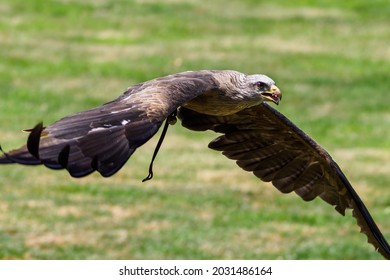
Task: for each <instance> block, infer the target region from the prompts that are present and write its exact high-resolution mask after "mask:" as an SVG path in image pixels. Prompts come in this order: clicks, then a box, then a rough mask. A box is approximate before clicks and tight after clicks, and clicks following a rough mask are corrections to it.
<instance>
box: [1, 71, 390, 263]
mask: <svg viewBox="0 0 390 280" xmlns="http://www.w3.org/2000/svg"><path fill="white" fill-rule="evenodd" d="M280 99H281V93H280V91H279V89H278V88H277V87H276V85H275V83H274V81H273V80H272V79H270V78H268V77H267V76H264V75H245V74H242V73H239V72H236V71H209V70H203V71H192V72H183V73H178V74H174V75H170V76H166V77H162V78H157V79H154V80H151V81H148V82H145V83H141V84H138V85H135V86H132V87H130V88H128V89H127V91H126V92H125V93H124V94H123V95H121V96H120V97H118V98H117V99H116V100H114V101H112V102H109V103H107V104H104V105H102V106H100V107H98V108H94V109H91V110H88V111H84V112H81V113H78V114H74V115H71V116H68V117H65V118H63V119H61V120H59V121H57V122H55V123H53V124H52V125H49V126H48V127H46V128H44V127H43V126H42V124H38V125H37V126H36V127H34V128H33V129H31V130H30V135H29V138H28V141H27V145H26V146H24V147H21V148H20V149H17V150H13V151H11V152H8V153H4V155H3V156H1V157H0V164H1V163H3V164H7V163H20V164H28V165H34V164H44V165H45V166H47V167H49V168H52V169H66V170H67V171H68V172H69V173H70V175H72V176H73V177H82V176H86V175H88V174H90V173H92V172H94V171H98V172H99V173H100V174H101V175H102V176H106V177H107V176H111V175H113V174H114V173H116V172H117V171H118V170H119V169H120V168H121V167H122V166H123V165H124V164H125V163H126V161H127V160H128V159H129V157H130V156H131V155H132V154H133V152H134V151H135V150H136V149H137V148H138V147H139V146H141V145H142V144H144V143H145V142H146V141H148V140H149V139H150V138H151V137H152V136H153V135H154V134H155V133H156V132H157V131H158V129H159V127H160V126H161V125H162V123H163V122H164V120H166V119H167V118H168V119H169V120H170V122H172V121H173V119H174V116H175V114H174V113H175V112H177V113H178V114H177V116H178V118H179V119H180V120H181V122H182V125H183V126H184V127H186V128H188V129H191V130H197V131H204V130H213V131H215V132H217V133H222V135H221V136H219V137H218V138H216V139H214V140H213V141H212V142H211V143H210V144H209V147H210V148H211V149H214V150H218V151H222V153H223V154H224V155H225V156H226V157H228V158H230V159H233V160H235V161H236V162H237V164H238V165H239V166H240V167H241V168H243V169H244V170H246V171H251V172H253V174H254V175H255V176H257V177H258V178H260V179H261V180H263V181H266V182H272V184H273V185H274V186H275V187H276V188H277V189H278V190H280V191H281V192H283V193H290V192H293V191H294V192H295V193H297V194H298V195H299V196H300V197H302V198H303V199H304V200H306V201H309V200H312V199H314V198H316V197H320V198H321V199H323V200H324V201H326V202H327V203H329V204H331V205H333V206H335V209H336V210H337V211H338V212H339V213H341V214H342V215H344V214H345V210H346V209H352V213H353V216H354V217H355V218H356V219H357V223H358V225H359V226H360V228H361V232H363V233H364V234H366V235H367V237H368V242H370V243H371V244H373V245H374V247H375V248H376V249H377V250H378V251H379V252H380V253H381V254H382V255H383V256H384V257H385V258H388V259H390V246H389V245H388V243H387V242H386V240H385V238H384V237H383V235H382V233H381V232H380V230H379V229H378V227H377V225H376V224H375V222H374V221H373V219H372V217H371V215H370V214H369V212H368V210H367V208H366V207H365V205H364V204H363V202H362V201H361V199H360V198H359V196H358V195H357V193H356V192H355V191H354V189H353V188H352V186H351V184H350V183H349V182H348V180H347V178H346V177H345V175H344V174H343V173H342V171H341V170H340V168H339V167H338V165H337V164H336V163H335V162H334V161H333V160H332V158H331V157H330V155H329V154H328V153H327V152H326V151H325V150H324V149H322V148H321V147H320V146H319V145H318V144H317V143H315V142H314V140H313V139H311V138H310V137H309V136H308V135H306V134H305V133H304V132H303V131H301V130H300V129H299V128H297V127H296V126H295V125H294V124H293V123H292V122H291V121H289V120H288V119H287V118H286V117H284V116H283V115H282V114H281V113H279V112H278V111H276V110H275V109H273V108H272V107H271V106H269V105H267V104H266V103H265V102H264V101H271V102H274V103H278V102H279V101H280ZM173 114H174V115H173ZM164 131H165V129H164Z"/></svg>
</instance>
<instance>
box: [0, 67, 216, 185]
mask: <svg viewBox="0 0 390 280" xmlns="http://www.w3.org/2000/svg"><path fill="white" fill-rule="evenodd" d="M213 73H214V71H207V70H204V71H194V72H184V73H178V74H174V75H170V76H166V77H162V78H158V79H155V80H151V81H149V82H145V83H141V84H138V85H135V86H133V87H130V88H128V89H127V90H126V92H125V93H124V94H123V95H121V96H120V97H118V98H117V99H116V100H114V101H111V102H109V103H106V104H104V105H102V106H100V107H97V108H94V109H90V110H87V111H84V112H81V113H77V114H74V115H70V116H67V117H65V118H63V119H61V120H59V121H57V122H55V123H53V124H51V125H49V126H48V127H46V128H43V126H42V124H38V125H37V126H36V127H34V128H33V129H31V130H29V131H30V134H29V138H28V142H27V145H26V146H23V147H21V148H19V149H17V150H13V151H11V152H9V153H5V154H4V155H3V156H0V163H20V164H28V165H36V164H43V165H45V166H46V167H49V168H52V169H67V170H68V172H69V173H70V175H71V176H73V177H82V176H86V175H88V174H90V173H92V172H94V171H95V170H96V171H98V172H99V173H100V174H101V175H102V176H105V177H108V176H111V175H113V174H114V173H116V172H117V171H118V170H119V169H120V168H121V167H122V166H123V165H124V164H125V163H126V161H127V160H128V159H129V157H130V156H131V155H132V154H133V153H134V151H135V150H136V149H137V148H138V147H139V146H141V145H143V144H144V143H145V142H146V141H148V140H149V139H150V138H151V137H152V136H153V135H154V134H155V133H156V132H157V131H158V129H159V127H160V126H161V124H162V122H163V121H164V120H165V119H166V118H167V117H168V116H169V115H170V114H171V113H172V112H173V111H174V110H176V109H177V107H179V106H180V105H181V104H182V103H184V102H187V101H189V100H191V99H193V98H195V97H196V96H198V95H200V94H202V93H205V92H208V91H211V90H214V89H215V88H217V87H218V83H217V81H216V80H215V79H214V78H213Z"/></svg>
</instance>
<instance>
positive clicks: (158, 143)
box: [142, 110, 177, 182]
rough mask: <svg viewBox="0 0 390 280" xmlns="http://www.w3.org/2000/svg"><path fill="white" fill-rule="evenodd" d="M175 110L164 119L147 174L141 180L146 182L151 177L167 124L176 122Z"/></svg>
mask: <svg viewBox="0 0 390 280" xmlns="http://www.w3.org/2000/svg"><path fill="white" fill-rule="evenodd" d="M176 114H177V112H176V110H175V111H174V112H173V113H172V114H170V115H169V117H168V118H167V119H166V120H165V123H164V128H163V131H162V133H161V136H160V139H158V142H157V145H156V148H155V149H154V152H153V156H152V160H151V162H150V164H149V174H148V176H146V177H145V178H144V179H143V180H142V182H146V181H148V180H150V179H152V178H153V162H154V160H155V158H156V156H157V154H158V151H159V150H160V147H161V144H162V142H163V141H164V138H165V134H167V131H168V126H169V125H170V124H172V125H173V124H175V123H176Z"/></svg>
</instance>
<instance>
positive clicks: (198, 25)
mask: <svg viewBox="0 0 390 280" xmlns="http://www.w3.org/2000/svg"><path fill="white" fill-rule="evenodd" d="M373 2H375V3H373ZM389 12H390V6H389V5H388V2H387V1H385V0H377V1H363V0H353V1H309V0H300V1H287V0H277V1H254V0H252V1H251V0H246V1H243V0H239V1H238V0H237V1H229V2H226V1H196V0H187V1H176V0H170V1H161V0H160V1H156V0H137V1H110V0H89V1H75V0H56V1H55V0H51V1H47V0H31V1H22V0H12V1H11V0H5V1H2V2H1V3H0V13H1V15H2V16H1V17H0V42H1V47H0V86H1V87H0V89H1V94H0V97H1V101H0V127H1V131H2V132H1V134H0V143H1V145H2V147H3V148H4V149H6V150H9V149H12V148H16V147H17V146H18V145H20V144H22V143H23V142H24V141H25V137H26V135H24V134H22V133H20V130H21V129H23V128H29V127H32V126H33V125H34V124H36V123H37V122H39V121H41V120H43V121H44V122H45V123H46V124H48V123H51V122H53V121H55V120H57V119H58V118H61V117H63V116H65V115H67V114H70V113H74V112H77V111H81V110H84V109H88V108H90V107H93V106H97V105H100V104H102V103H104V102H107V101H110V100H112V99H114V98H116V97H117V96H118V95H119V94H121V92H123V90H124V89H125V88H126V87H128V86H130V85H132V84H135V83H137V82H141V81H144V80H148V79H152V78H155V77H157V76H163V75H167V74H171V73H175V72H180V71H185V70H195V69H235V70H238V71H241V72H246V73H264V74H267V75H269V76H271V77H272V78H273V79H274V80H276V82H277V84H278V86H279V87H280V88H281V89H282V91H283V93H284V95H283V101H282V103H281V105H280V106H279V107H278V109H279V110H280V111H281V112H283V113H284V114H285V115H287V116H288V117H289V118H290V119H291V120H292V121H293V122H295V123H296V124H297V125H298V126H299V127H301V128H302V129H303V130H304V131H306V132H307V133H309V135H311V136H312V137H313V138H315V139H316V140H317V141H318V142H319V143H321V144H322V145H323V146H324V147H325V148H326V149H327V150H328V151H329V152H330V153H331V154H332V156H333V157H334V158H335V160H336V161H337V162H338V163H339V165H340V166H341V167H342V169H343V170H344V171H345V173H346V175H347V177H348V178H349V179H350V181H351V182H352V184H353V185H354V186H355V188H356V190H357V191H358V193H359V194H360V195H361V197H362V199H363V200H364V201H365V203H366V205H367V206H368V208H369V209H370V210H371V213H372V214H373V216H374V218H375V220H376V221H377V223H378V225H379V226H380V228H381V229H382V231H383V232H384V234H385V235H386V236H387V238H388V239H390V223H389V221H390V191H389V188H388V186H389V185H390V175H389V174H390V166H389V161H390V141H389V139H390V129H389V128H390V113H389V112H390V111H389V104H390V98H389V95H388V88H389V85H390V82H389V78H388V77H389V73H390V53H389V48H388V46H389V44H390V33H389V31H388V26H389V24H390V20H389V18H388V14H389ZM213 137H214V135H213V134H212V133H195V132H190V131H186V130H185V129H183V128H182V127H181V126H180V125H176V126H175V127H171V128H170V131H169V133H168V136H167V138H166V140H165V143H164V145H163V147H162V150H161V151H160V154H159V156H158V158H157V161H156V163H155V178H154V179H153V180H152V181H150V182H148V183H141V180H142V178H144V177H145V176H146V175H147V168H148V164H149V161H150V158H151V154H152V151H153V149H154V146H155V143H156V139H155V140H152V141H151V142H150V143H147V144H146V145H145V146H144V147H142V148H141V149H139V151H137V152H136V153H135V154H134V156H133V157H132V158H131V159H130V160H129V162H128V163H127V165H126V166H125V167H124V168H123V169H122V170H121V171H120V172H119V173H118V174H116V175H115V176H114V177H112V178H109V179H105V178H101V177H99V176H98V175H97V174H94V175H92V176H90V177H87V178H83V179H79V180H76V179H72V178H70V176H69V175H68V174H67V173H66V172H55V171H51V170H48V169H46V168H44V167H34V168H30V167H22V166H1V168H0V193H1V195H0V259H381V256H380V255H379V254H378V253H376V252H375V251H374V250H373V247H372V246H371V245H369V244H367V243H366V238H365V236H364V235H362V234H360V233H359V228H358V227H357V226H356V224H355V221H354V219H353V218H352V217H351V215H350V213H349V212H348V213H347V215H346V217H342V216H340V215H338V214H337V213H336V211H334V210H333V209H332V207H330V206H329V205H327V204H325V203H322V201H320V200H315V201H313V202H310V203H306V202H303V201H302V200H301V199H299V198H298V197H296V196H295V195H282V194H280V193H279V192H278V191H277V190H276V189H274V188H273V187H272V186H271V185H270V184H267V183H262V182H260V181H258V180H257V179H256V178H254V176H253V175H251V174H249V173H246V172H244V171H242V170H240V169H239V168H238V167H237V166H236V165H235V163H234V162H232V161H229V160H227V159H226V158H224V157H223V156H221V155H219V154H218V153H216V152H214V151H211V150H208V149H207V143H208V142H209V141H210V140H211V139H212V138H213Z"/></svg>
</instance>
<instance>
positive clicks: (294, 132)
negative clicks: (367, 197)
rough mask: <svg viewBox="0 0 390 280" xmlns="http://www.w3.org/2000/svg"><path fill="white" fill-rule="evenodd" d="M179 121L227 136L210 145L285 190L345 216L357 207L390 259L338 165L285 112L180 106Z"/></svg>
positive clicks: (362, 221)
mask: <svg viewBox="0 0 390 280" xmlns="http://www.w3.org/2000/svg"><path fill="white" fill-rule="evenodd" d="M179 118H181V119H182V124H183V126H184V127H186V128H189V129H192V130H198V131H203V130H207V129H210V130H213V131H216V132H220V133H223V135H222V136H220V137H218V138H216V139H215V140H213V141H212V142H211V143H210V144H209V147H210V148H211V149H214V150H218V151H222V153H223V154H224V155H225V156H227V157H228V158H230V159H233V160H236V162H237V164H238V165H239V166H240V167H241V168H243V169H244V170H246V171H251V172H253V173H254V174H255V175H256V176H257V177H259V178H260V179H261V180H263V181H266V182H269V181H271V182H272V184H273V185H274V186H275V187H276V188H277V189H278V190H280V191H281V192H283V193H290V192H292V191H294V192H295V193H297V194H298V195H299V196H300V197H302V198H303V199H304V200H306V201H308V200H312V199H314V198H315V197H317V196H318V197H320V198H321V199H323V200H324V201H326V202H327V203H329V204H331V205H334V206H335V209H336V210H337V211H338V212H339V213H341V214H342V215H345V209H346V208H350V209H352V210H353V216H354V217H355V218H356V219H357V223H358V225H359V226H360V228H361V232H363V233H364V234H366V235H367V237H368V242H370V243H372V244H373V245H374V247H375V248H376V249H377V250H378V251H379V252H380V253H381V254H382V255H383V256H384V257H385V258H388V259H390V247H389V245H388V243H387V242H386V240H385V238H384V237H383V235H382V233H381V232H380V230H379V229H378V227H377V225H376V224H375V222H374V221H373V219H372V217H371V215H370V213H369V212H368V210H367V208H366V207H365V205H364V204H363V202H362V200H361V199H360V198H359V196H358V195H357V193H356V192H355V190H354V189H353V188H352V186H351V184H350V183H349V182H348V180H347V178H346V177H345V175H344V174H343V172H342V171H341V170H340V168H339V167H338V165H337V164H336V162H334V161H333V160H332V158H331V157H330V155H329V154H328V153H327V152H326V151H325V150H324V149H323V148H321V147H320V146H319V145H318V144H317V143H315V142H314V140H313V139H311V138H310V137H309V136H308V135H306V134H305V133H304V132H303V131H301V130H300V129H299V128H297V127H296V126H295V125H294V124H293V123H292V122H291V121H289V120H288V119H287V118H286V117H285V116H283V115H282V114H281V113H279V112H278V111H276V110H275V109H273V108H272V107H270V106H269V105H267V104H261V105H259V106H255V107H251V108H249V109H245V110H243V111H241V112H238V113H236V114H233V115H229V116H224V117H215V116H208V115H202V114H199V113H196V112H194V111H191V110H189V109H185V108H181V109H180V111H179Z"/></svg>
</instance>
